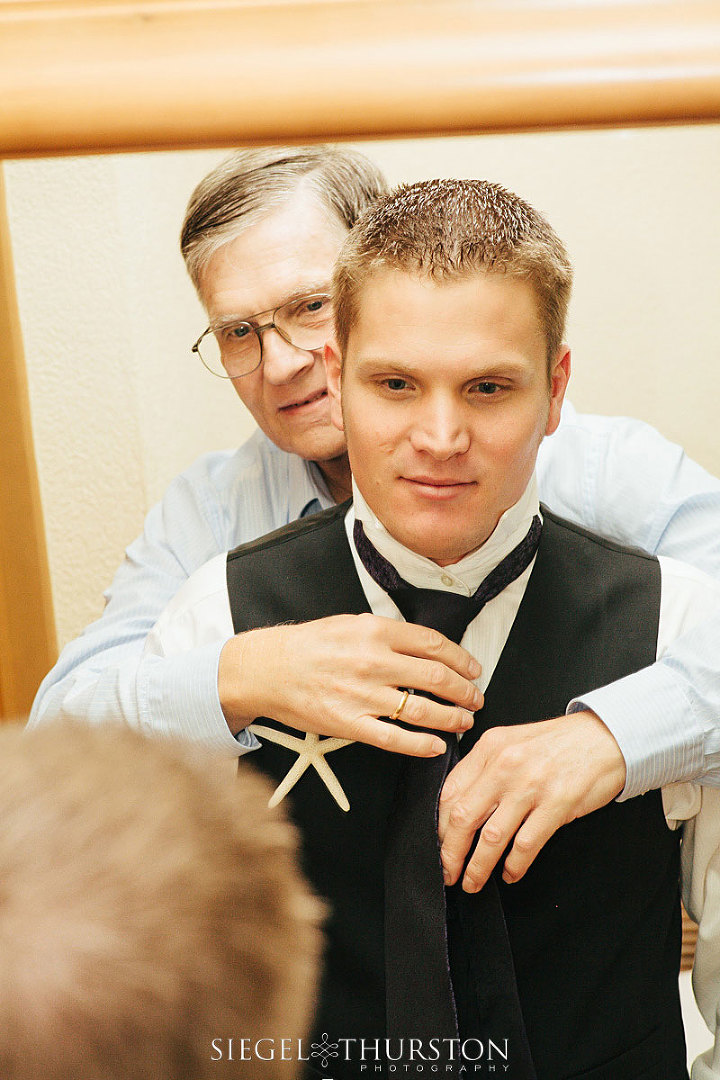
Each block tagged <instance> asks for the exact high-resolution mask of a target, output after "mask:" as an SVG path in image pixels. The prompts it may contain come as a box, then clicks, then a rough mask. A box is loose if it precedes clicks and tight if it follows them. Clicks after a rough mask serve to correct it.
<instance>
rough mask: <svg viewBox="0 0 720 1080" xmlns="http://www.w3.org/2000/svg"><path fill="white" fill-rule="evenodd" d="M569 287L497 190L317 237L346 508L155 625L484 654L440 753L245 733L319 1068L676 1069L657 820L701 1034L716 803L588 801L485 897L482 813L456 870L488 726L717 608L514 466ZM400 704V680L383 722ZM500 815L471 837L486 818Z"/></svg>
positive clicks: (544, 397) (517, 204) (189, 641)
mask: <svg viewBox="0 0 720 1080" xmlns="http://www.w3.org/2000/svg"><path fill="white" fill-rule="evenodd" d="M571 276H572V274H571V269H570V266H569V262H568V258H567V255H566V253H565V250H564V248H563V245H562V244H561V243H560V241H559V239H558V238H557V236H556V235H555V234H554V232H553V231H552V229H551V228H550V226H549V225H548V224H547V222H546V221H545V220H544V219H543V218H542V217H541V216H540V215H539V214H537V213H536V212H535V211H534V210H533V209H532V207H530V206H529V205H528V204H527V203H525V202H524V201H523V200H522V199H520V198H518V197H517V196H515V195H512V194H511V193H509V192H507V191H506V190H504V189H503V188H501V187H499V186H498V185H493V184H488V183H484V182H482V181H435V182H427V183H422V184H417V185H413V186H410V187H409V188H401V189H399V190H398V191H397V192H396V193H393V194H391V195H389V196H386V197H385V198H382V199H380V200H379V202H378V203H377V205H376V206H375V207H373V208H372V209H371V210H369V211H368V212H367V213H366V214H365V215H363V217H362V218H361V219H360V221H359V222H358V224H357V226H356V227H355V229H354V230H353V231H352V232H351V234H350V236H349V238H348V240H347V241H346V243H345V244H344V246H343V248H342V251H341V253H340V256H339V260H338V264H337V270H336V274H335V281H334V286H333V296H334V301H335V316H336V334H337V344H330V345H328V347H327V369H328V385H329V390H330V396H331V418H332V420H333V422H334V424H335V425H336V427H337V428H338V430H343V431H344V434H345V436H346V439H347V446H348V453H349V460H350V464H351V467H352V474H353V496H354V497H353V501H352V503H351V504H344V505H342V506H339V507H334V508H332V509H330V510H328V511H325V512H324V513H321V514H318V515H316V516H314V517H309V518H306V519H305V520H304V521H301V522H297V523H294V524H291V525H288V526H286V527H285V528H284V529H280V530H278V531H276V532H274V533H271V534H270V535H269V536H268V537H265V538H263V539H260V540H256V541H254V542H252V543H250V544H245V545H243V546H241V547H239V548H237V549H236V550H235V551H233V552H231V553H230V554H229V555H228V556H227V557H223V556H220V557H218V558H216V559H214V560H212V561H211V562H210V563H209V564H207V566H206V567H204V568H203V569H201V570H200V571H198V572H197V573H196V574H195V575H193V577H192V578H191V579H190V581H189V582H188V583H187V584H186V585H185V586H184V587H183V589H182V590H181V591H180V593H179V594H178V596H177V597H176V598H175V600H174V601H173V602H172V603H171V605H170V607H169V608H168V609H167V611H166V613H165V614H164V615H163V616H162V617H161V620H160V621H159V623H158V626H157V627H156V628H155V630H154V631H153V632H152V634H151V638H150V645H151V646H152V647H154V648H155V649H156V650H157V652H158V654H159V655H168V654H170V653H175V652H177V653H179V654H180V655H181V656H182V654H183V653H184V652H185V651H186V650H187V649H189V648H192V646H193V645H194V642H195V640H196V638H197V637H198V636H201V637H212V636H213V635H216V636H217V637H218V638H219V639H220V640H227V639H230V638H231V637H232V634H233V631H234V632H235V633H242V632H252V631H253V630H254V629H255V628H257V627H272V626H273V625H275V624H280V623H288V622H289V623H296V622H300V621H302V620H304V619H317V618H322V617H326V618H327V617H337V615H338V614H340V613H344V614H346V616H348V617H350V618H353V617H354V618H355V619H362V618H363V617H366V616H364V615H363V613H364V612H365V613H366V612H368V611H372V613H373V614H374V615H375V616H379V617H384V618H388V619H391V620H393V621H400V622H402V620H403V619H406V620H409V621H412V622H415V623H420V624H423V625H425V626H427V627H430V628H433V629H434V630H436V631H442V633H444V634H446V635H447V636H448V637H449V638H451V639H452V640H454V641H456V642H462V644H463V646H464V647H465V648H466V649H467V650H468V651H469V652H470V653H471V654H472V655H474V656H476V657H478V658H479V657H481V656H482V658H483V674H482V682H481V686H482V688H483V689H484V690H485V693H486V700H485V705H484V707H483V709H481V710H479V711H478V713H477V714H476V717H475V725H474V727H472V728H467V729H466V730H465V732H464V733H463V734H462V737H461V739H460V740H458V738H457V737H456V736H455V734H454V733H449V734H448V735H447V736H446V737H445V738H444V739H443V742H444V743H445V746H444V748H443V751H444V752H443V754H442V756H441V757H439V758H434V759H430V760H426V759H422V758H415V757H402V756H398V755H393V754H387V753H384V752H383V751H381V750H378V749H376V748H374V747H368V746H366V745H364V744H362V743H357V742H355V743H351V742H349V740H347V739H342V738H328V739H325V740H321V741H318V739H317V736H316V735H313V734H308V735H305V736H304V737H303V735H302V732H301V731H299V730H297V729H295V728H292V727H291V726H289V725H288V724H287V723H286V722H285V721H284V720H283V721H281V722H278V719H277V717H275V716H273V714H272V713H269V714H266V717H265V719H261V720H260V721H259V722H257V721H256V722H255V723H254V724H253V725H252V728H251V732H252V734H253V735H254V736H255V737H256V739H257V740H258V743H259V745H258V747H257V749H256V750H255V752H254V753H253V754H252V755H250V759H251V760H252V761H254V762H255V763H256V764H257V765H258V766H259V767H260V768H262V769H263V771H265V772H266V773H267V774H268V775H269V776H270V778H271V779H272V780H273V782H274V783H276V785H277V787H276V791H275V795H274V801H278V800H280V799H283V798H285V797H286V796H287V798H288V799H289V801H290V803H291V806H292V814H293V816H294V818H295V820H296V821H297V822H298V824H299V826H300V828H301V831H302V835H303V841H304V856H305V866H306V868H307V870H308V873H309V874H310V875H311V879H312V881H313V883H314V884H315V887H316V889H317V890H318V891H319V892H320V893H321V895H323V896H325V897H327V898H328V899H329V900H330V902H331V907H332V919H331V921H330V923H329V926H328V936H329V948H328V951H327V955H326V965H325V975H324V982H323V992H322V995H321V1001H320V1006H319V1011H318V1015H317V1016H316V1031H317V1037H318V1038H320V1037H322V1038H324V1039H326V1040H328V1041H329V1042H330V1043H333V1044H334V1045H335V1047H336V1048H339V1049H338V1058H339V1060H337V1061H334V1062H333V1065H332V1069H331V1070H330V1071H331V1073H332V1075H333V1076H334V1077H335V1078H336V1080H337V1078H348V1080H350V1078H353V1080H354V1078H357V1077H362V1076H363V1074H364V1073H367V1075H373V1074H375V1072H376V1069H375V1066H377V1069H378V1070H380V1071H379V1075H383V1076H386V1075H392V1073H393V1071H394V1070H397V1071H401V1072H402V1074H403V1075H410V1076H419V1077H422V1076H425V1075H427V1074H428V1073H429V1072H437V1071H440V1072H442V1074H443V1075H452V1076H464V1075H470V1074H471V1073H472V1072H473V1071H474V1064H477V1063H478V1062H482V1068H483V1071H485V1070H487V1071H497V1072H499V1073H500V1074H501V1075H506V1076H509V1077H510V1078H511V1080H536V1078H537V1080H566V1078H567V1080H570V1078H573V1080H580V1078H583V1080H585V1078H587V1080H590V1077H592V1080H638V1078H639V1077H645V1078H647V1080H687V1070H686V1065H685V1043H684V1035H683V1026H682V1019H681V1015H680V1007H679V998H678V971H679V961H680V949H679V946H680V906H679V896H678V878H679V871H680V837H679V834H678V832H677V831H676V830H675V829H674V825H675V824H676V823H677V821H678V820H679V819H680V818H692V819H693V820H694V823H695V825H696V827H697V829H698V830H699V833H698V835H700V834H702V835H703V841H702V842H701V843H696V844H695V845H694V846H693V833H692V832H691V831H688V832H687V833H686V836H685V844H684V859H685V876H686V884H687V885H688V889H687V892H688V895H689V894H690V893H691V892H692V891H693V888H692V886H695V888H694V892H695V895H696V896H698V897H700V898H701V899H700V902H699V904H698V906H697V908H695V913H696V914H698V915H699V916H701V917H702V919H703V926H702V927H701V934H700V939H701V956H699V960H698V963H699V968H698V977H697V979H696V989H697V990H698V992H699V997H700V998H701V1000H702V1001H703V1004H704V1006H705V1011H706V1016H707V1017H708V1020H709V1022H710V1023H711V1024H714V1022H715V1012H716V1007H717V1004H718V994H719V992H720V990H719V986H720V983H719V980H718V972H719V961H720V935H718V934H717V932H716V925H717V923H716V919H717V911H718V910H719V909H720V889H718V886H717V881H716V875H715V873H714V869H713V867H712V862H713V860H714V859H715V858H716V852H717V850H718V847H719V841H720V813H719V812H718V800H717V798H716V796H717V792H712V793H711V794H710V796H708V798H707V800H706V803H708V805H706V806H704V807H703V806H702V805H701V796H700V795H699V789H697V790H693V789H692V788H691V787H690V785H688V788H689V790H686V791H685V792H683V793H679V792H677V791H669V790H664V791H663V794H662V796H661V795H660V794H659V793H658V792H650V793H649V794H646V795H644V796H639V797H637V798H634V799H628V800H626V801H625V802H622V803H619V802H613V803H611V804H610V805H609V806H605V807H603V808H601V809H598V810H595V811H594V812H592V813H589V814H587V815H586V816H584V817H582V818H580V819H579V820H577V821H573V822H571V823H570V824H568V825H567V826H566V827H565V828H563V829H560V830H559V831H558V833H557V835H556V836H554V837H553V839H552V841H551V842H550V843H548V845H547V846H546V848H545V850H544V851H542V852H541V853H540V854H539V855H538V857H537V859H536V861H535V864H534V865H533V866H532V867H531V868H530V870H529V871H528V873H527V874H526V876H525V878H524V880H523V881H522V882H521V883H519V884H513V885H507V884H503V883H502V882H500V881H498V878H497V876H496V875H493V876H492V877H491V878H490V880H488V881H487V882H486V883H485V884H484V886H483V887H482V888H481V887H480V880H481V878H482V877H483V876H484V875H483V863H484V859H485V852H484V851H483V850H482V849H483V845H484V844H485V843H486V841H484V840H483V834H484V833H485V832H486V831H487V826H486V827H485V828H484V829H483V830H482V833H481V837H480V840H479V844H480V849H481V850H480V852H479V853H473V854H472V856H471V858H470V861H469V863H468V864H467V868H466V870H465V873H464V889H461V888H460V887H459V886H458V885H457V884H456V882H457V879H458V877H459V875H460V874H461V873H462V871H463V863H464V857H465V853H466V851H467V849H468V847H470V846H471V845H473V838H474V835H475V830H476V828H477V827H478V825H482V823H483V821H484V820H485V818H486V816H487V813H488V808H487V806H486V805H485V804H484V801H483V795H482V777H483V772H484V767H485V750H484V748H483V746H482V743H483V739H485V740H486V741H488V739H489V740H491V741H492V740H494V739H498V738H502V736H503V734H504V731H505V729H507V728H512V727H513V726H515V725H516V724H517V723H518V718H519V717H522V718H523V719H526V720H530V721H534V722H535V723H536V724H542V723H543V722H546V721H547V718H548V717H553V716H554V715H556V714H557V711H558V710H559V709H561V708H562V707H563V704H564V702H565V701H566V700H567V699H568V698H570V697H572V696H573V695H574V694H577V693H578V691H579V690H580V688H581V687H585V688H589V689H590V690H592V689H593V688H594V687H596V686H602V685H603V683H605V682H607V681H609V680H610V679H617V678H624V677H627V676H629V675H631V674H632V673H634V672H636V671H637V670H639V669H641V668H643V667H646V666H647V665H648V664H650V663H652V661H654V660H655V659H656V657H657V656H661V655H663V654H664V653H665V651H666V650H667V648H668V645H669V643H670V642H671V641H672V640H673V639H674V638H676V637H677V636H678V635H679V634H682V633H683V632H684V631H686V630H687V629H689V628H690V627H692V626H693V625H695V624H697V623H698V621H701V620H703V619H704V618H706V617H707V616H708V614H709V613H711V612H712V611H713V610H715V609H716V608H717V605H718V604H719V603H720V584H718V583H715V582H714V581H712V580H711V579H708V578H707V577H705V576H704V575H702V574H700V573H699V572H697V571H695V570H693V569H692V568H690V567H687V566H686V565H685V564H679V563H676V562H674V561H673V560H664V559H660V560H657V559H654V558H651V557H649V556H646V555H645V554H643V553H641V552H638V551H637V550H635V549H629V548H624V547H620V546H619V545H616V544H613V543H610V542H608V541H607V540H605V539H604V538H602V537H600V536H598V535H597V534H595V533H590V532H588V531H586V530H584V529H582V528H579V527H578V526H576V525H574V524H572V523H568V522H567V521H564V520H562V519H560V518H558V517H556V516H555V515H554V514H553V513H552V512H551V511H550V510H548V509H547V508H546V507H542V506H540V504H539V502H538V493H537V486H536V481H535V475H534V467H535V462H536V458H537V454H538V450H539V447H540V445H541V442H542V440H543V438H544V437H545V436H550V435H552V434H553V433H554V432H555V430H556V429H557V427H558V424H559V422H560V411H561V406H562V401H563V397H564V394H565V388H566V385H567V381H568V377H569V372H570V353H569V350H568V348H567V345H565V344H564V327H565V316H566V311H567V304H568V298H569V293H570V282H571ZM241 351H242V350H240V352H241ZM237 358H238V352H237V350H236V349H234V348H228V362H229V363H230V364H232V363H233V362H234V360H235V359H237ZM275 674H276V677H278V678H280V677H282V672H281V670H279V669H277V670H276V672H275ZM414 700H415V699H414V697H411V696H410V695H409V694H408V693H407V691H403V692H402V694H400V692H398V700H397V703H396V708H395V713H396V715H397V716H398V718H399V719H400V720H405V718H406V717H407V716H408V715H410V714H409V707H410V706H411V703H414ZM574 722H578V717H577V716H576V717H571V718H570V719H569V720H568V723H570V724H572V723H574ZM579 723H580V725H581V727H582V719H580V720H579ZM530 726H531V729H532V724H531V725H530ZM481 732H485V734H481ZM459 759H461V760H459ZM447 773H449V778H448V781H447V783H445V776H446V774H447ZM441 792H442V797H441V798H440V820H439V824H440V831H441V833H442V835H443V837H444V841H443V848H442V852H441V851H440V846H439V844H438V840H437V834H436V825H437V807H438V798H439V797H440V796H441ZM506 814H507V810H506V808H505V807H503V806H502V805H500V806H498V807H497V808H496V809H495V811H494V813H492V816H491V817H490V823H489V824H490V827H491V828H492V829H493V830H495V831H497V832H499V833H502V832H503V831H504V830H505V828H506V824H507V823H506V822H505V821H503V820H502V818H503V816H504V815H506ZM496 817H499V818H500V820H498V821H495V818H496ZM668 826H670V827H668ZM444 883H445V884H446V885H448V886H450V887H449V888H448V889H447V890H445V888H444ZM323 1033H324V1034H323ZM395 1062H400V1063H401V1064H400V1065H395V1064H393V1063H395ZM491 1064H492V1066H493V1067H492V1069H491V1068H490V1066H491ZM703 1064H704V1063H701V1066H702V1065H703ZM698 1075H704V1076H710V1075H717V1073H712V1071H711V1072H708V1071H705V1070H703V1071H700V1072H699V1073H698Z"/></svg>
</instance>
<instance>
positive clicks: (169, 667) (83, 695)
mask: <svg viewBox="0 0 720 1080" xmlns="http://www.w3.org/2000/svg"><path fill="white" fill-rule="evenodd" d="M221 647H222V643H221V642H220V643H217V644H216V645H205V646H202V647H201V648H197V649H193V650H191V651H190V652H188V653H185V654H183V655H182V656H177V657H161V656H152V655H142V643H140V648H137V647H135V648H133V649H132V650H131V654H130V655H128V650H127V649H124V650H123V649H112V650H108V651H107V652H106V653H102V654H99V655H95V656H93V658H92V661H91V662H87V663H85V664H82V665H76V666H73V667H72V669H71V670H70V671H69V672H68V673H67V674H66V675H65V676H64V677H63V678H60V679H57V680H53V681H52V682H51V683H50V685H48V686H47V688H45V689H44V690H43V689H42V688H41V693H39V694H38V697H37V699H36V701H35V704H34V706H33V711H32V714H31V719H30V726H33V727H37V726H40V725H43V724H47V723H51V722H53V721H54V720H57V719H60V718H61V717H74V718H75V719H80V720H83V721H84V722H86V723H90V724H108V723H125V724H128V726H130V727H133V728H136V729H138V730H140V731H143V732H144V733H145V734H148V735H165V736H178V737H181V738H185V739H188V740H190V741H192V742H196V743H201V744H202V745H204V746H206V747H207V748H208V749H213V750H216V751H218V752H219V753H222V754H226V755H227V756H231V757H237V756H239V755H240V754H242V753H244V752H245V751H246V750H248V749H252V748H253V746H255V745H256V743H255V740H253V738H252V736H251V735H249V733H246V732H242V733H240V735H239V738H238V739H237V740H236V739H235V738H233V736H232V734H231V732H230V731H229V729H228V726H227V723H226V721H225V718H224V716H223V712H222V709H221V708H220V702H219V699H218V690H217V671H218V657H219V653H220V649H221ZM119 654H120V655H119ZM123 654H124V655H123ZM51 674H53V673H51Z"/></svg>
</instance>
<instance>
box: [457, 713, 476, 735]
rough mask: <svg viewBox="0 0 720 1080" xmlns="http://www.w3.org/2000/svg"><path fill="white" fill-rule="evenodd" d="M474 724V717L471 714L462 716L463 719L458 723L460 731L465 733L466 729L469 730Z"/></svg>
mask: <svg viewBox="0 0 720 1080" xmlns="http://www.w3.org/2000/svg"><path fill="white" fill-rule="evenodd" d="M474 723H475V717H474V716H473V714H472V713H465V714H464V715H463V718H462V720H461V722H460V729H461V731H467V730H468V728H471V727H472V726H473V724H474Z"/></svg>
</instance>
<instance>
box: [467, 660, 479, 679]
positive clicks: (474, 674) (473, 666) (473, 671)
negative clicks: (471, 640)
mask: <svg viewBox="0 0 720 1080" xmlns="http://www.w3.org/2000/svg"><path fill="white" fill-rule="evenodd" d="M469 670H470V678H471V679H477V678H478V677H479V676H480V674H481V673H482V665H481V664H479V663H478V661H477V660H476V659H475V657H474V656H473V658H472V659H471V661H470V665H469Z"/></svg>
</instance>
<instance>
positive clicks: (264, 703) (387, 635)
mask: <svg viewBox="0 0 720 1080" xmlns="http://www.w3.org/2000/svg"><path fill="white" fill-rule="evenodd" d="M480 670H481V668H480V664H479V663H478V662H477V660H475V659H474V658H473V657H472V656H471V655H470V653H468V652H466V651H465V649H462V648H461V647H460V646H459V645H455V644H454V643H453V642H452V641H448V639H447V638H446V637H443V635H442V634H440V633H438V631H437V630H431V629H429V628H428V627H425V626H415V625H413V624H411V623H403V622H396V621H395V620H393V619H386V618H382V617H380V616H377V615H370V614H367V615H333V616H331V617H330V618H327V619H318V620H317V621H315V622H308V623H301V624H299V625H292V626H273V627H268V628H266V629H261V630H250V631H248V632H247V633H244V634H238V635H237V636H236V637H234V638H231V639H230V641H228V642H227V644H226V645H225V647H224V649H223V651H222V653H221V655H220V668H219V673H218V690H219V694H220V702H221V704H222V707H223V711H224V713H225V717H226V719H227V722H228V726H229V728H230V730H231V731H232V732H233V733H234V734H235V733H237V732H238V731H239V730H240V729H241V728H243V727H245V726H247V724H249V723H252V721H253V720H254V719H255V717H256V716H271V717H273V718H274V719H275V720H279V721H281V723H283V724H288V725H289V726H290V727H294V728H299V729H300V730H301V731H314V732H316V733H317V734H319V735H333V736H336V737H338V738H344V739H353V740H355V741H357V742H364V743H369V744H370V745H371V746H378V747H380V748H381V749H383V750H392V751H394V752H395V753H400V754H411V755H413V756H415V757H432V756H434V755H436V754H441V753H444V751H445V743H444V741H443V740H442V739H439V738H437V737H436V736H433V735H430V734H427V733H426V732H414V731H406V730H405V728H403V727H400V726H399V725H398V724H393V723H389V722H388V721H387V720H382V719H380V717H388V716H391V715H392V713H393V712H394V711H395V710H396V709H397V707H398V706H399V705H400V702H401V700H402V692H401V690H399V689H398V687H407V688H409V689H412V690H423V691H426V692H428V693H431V694H434V695H435V696H436V697H439V698H442V699H443V701H445V702H454V704H452V705H447V704H440V703H439V702H436V701H430V700H429V699H428V698H425V697H417V696H413V695H410V696H409V697H408V699H407V702H406V704H405V706H404V708H403V710H402V717H401V718H402V720H403V721H404V722H405V723H407V724H412V725H415V726H417V727H426V728H434V729H436V730H439V731H466V730H467V729H468V728H469V727H471V726H472V723H473V712H474V711H475V710H476V709H479V708H480V707H481V706H482V703H483V696H482V694H481V693H480V691H479V690H478V689H477V688H476V687H475V686H474V685H473V684H472V682H471V681H470V680H471V679H476V678H477V677H478V676H479V674H480Z"/></svg>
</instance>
